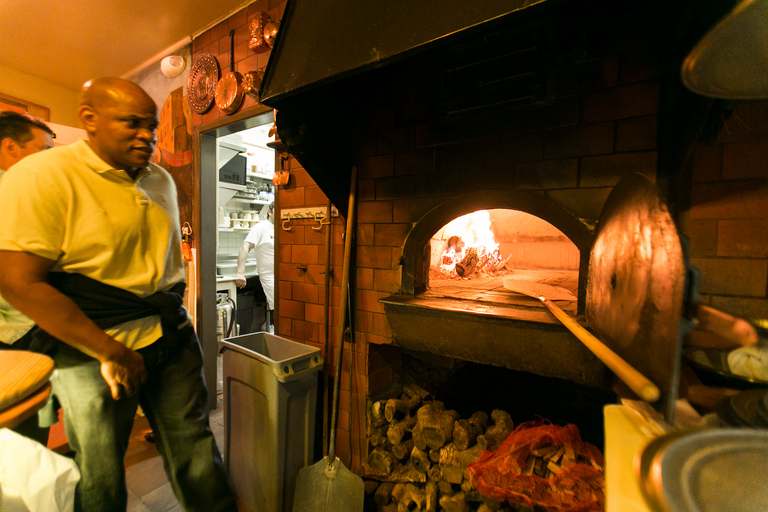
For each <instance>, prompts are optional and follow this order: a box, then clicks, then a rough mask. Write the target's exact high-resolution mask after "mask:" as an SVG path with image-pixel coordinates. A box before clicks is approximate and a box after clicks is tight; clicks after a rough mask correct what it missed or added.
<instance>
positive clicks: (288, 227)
mask: <svg viewBox="0 0 768 512" xmlns="http://www.w3.org/2000/svg"><path fill="white" fill-rule="evenodd" d="M291 220H292V219H291V218H290V217H289V218H287V219H285V220H284V221H283V229H284V230H286V231H291V230H292V229H293V226H291V225H290V223H291Z"/></svg>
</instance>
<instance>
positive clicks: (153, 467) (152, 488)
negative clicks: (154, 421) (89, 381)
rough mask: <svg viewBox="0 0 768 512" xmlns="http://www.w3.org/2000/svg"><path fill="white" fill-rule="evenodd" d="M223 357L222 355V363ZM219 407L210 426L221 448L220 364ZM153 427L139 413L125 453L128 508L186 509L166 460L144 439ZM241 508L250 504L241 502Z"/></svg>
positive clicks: (146, 511)
mask: <svg viewBox="0 0 768 512" xmlns="http://www.w3.org/2000/svg"><path fill="white" fill-rule="evenodd" d="M220 364H221V358H219V365H220ZM218 374H219V382H218V386H217V391H218V396H217V403H218V407H217V409H215V410H213V411H211V416H210V417H211V430H212V431H213V436H214V438H215V439H216V445H217V446H218V447H219V449H220V450H221V447H222V446H223V441H224V439H223V436H224V410H223V408H222V407H221V401H222V392H223V390H222V377H221V368H219V372H218ZM150 430H151V429H150V427H149V423H148V422H147V419H146V418H144V417H143V416H141V415H137V416H136V419H135V421H134V424H133V431H132V432H131V438H130V441H129V443H128V453H127V454H126V457H125V478H126V484H127V486H128V512H182V511H183V509H182V508H181V505H179V502H178V501H177V500H176V497H175V496H174V495H173V491H172V490H171V484H170V483H168V478H167V477H166V476H165V470H164V469H163V460H162V458H161V457H160V454H159V453H158V451H157V448H156V447H155V445H154V444H153V443H150V442H147V441H146V440H145V439H144V434H146V433H147V432H149V431H150ZM238 506H239V510H240V511H241V512H246V511H247V508H246V507H244V506H242V505H241V504H238Z"/></svg>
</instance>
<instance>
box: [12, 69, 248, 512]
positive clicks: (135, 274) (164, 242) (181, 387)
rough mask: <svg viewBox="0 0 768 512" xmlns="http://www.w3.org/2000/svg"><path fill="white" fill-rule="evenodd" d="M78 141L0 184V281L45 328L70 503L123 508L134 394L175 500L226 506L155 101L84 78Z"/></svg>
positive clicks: (119, 85)
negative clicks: (72, 496)
mask: <svg viewBox="0 0 768 512" xmlns="http://www.w3.org/2000/svg"><path fill="white" fill-rule="evenodd" d="M78 113H79V116H80V120H81V122H82V124H83V126H84V128H85V130H86V132H87V133H88V140H87V141H79V142H77V143H75V144H72V145H70V146H62V147H59V148H54V149H52V150H49V151H46V152H43V153H39V154H37V155H33V156H31V157H29V158H27V159H25V160H24V161H23V162H20V163H19V164H17V167H16V168H14V171H13V172H10V173H8V174H7V175H6V176H5V177H4V179H3V181H4V183H3V184H2V186H0V218H3V219H4V222H3V223H2V225H0V268H4V269H8V268H13V269H14V272H12V273H11V272H3V273H1V274H0V293H2V295H3V296H4V297H5V298H6V299H7V300H8V301H9V302H10V303H11V304H12V305H13V306H14V307H16V308H17V309H19V310H20V311H21V312H23V313H25V314H26V315H27V316H29V317H30V318H31V319H32V320H34V322H35V323H36V324H37V325H38V327H39V328H40V329H41V330H40V331H38V332H36V333H35V337H36V338H37V337H38V335H39V338H40V340H41V341H42V342H45V341H47V342H50V343H51V344H52V346H53V347H55V353H54V354H53V357H54V361H55V363H56V372H55V373H54V375H53V377H52V379H51V382H52V383H53V392H54V394H55V396H56V397H57V398H58V400H59V401H60V403H61V405H62V408H63V409H64V419H65V427H66V431H67V438H68V440H69V443H70V447H71V448H72V449H73V450H74V451H75V454H76V455H75V461H76V462H77V464H78V466H79V467H80V471H81V475H82V478H81V480H80V483H79V484H78V488H77V494H76V508H77V509H78V510H83V511H100V512H109V511H113V510H114V511H124V510H125V508H126V503H127V491H126V487H125V472H124V466H123V458H124V456H125V452H126V448H127V446H128V437H129V435H130V432H131V427H132V424H133V418H134V415H135V413H136V408H137V406H138V405H139V404H140V405H141V407H142V410H143V411H144V412H145V413H146V415H147V417H148V419H149V422H150V424H151V426H152V428H153V431H154V432H155V439H156V442H157V445H158V449H159V451H160V453H161V455H162V456H163V458H164V462H165V467H166V471H167V474H168V478H169V480H170V482H171V486H172V487H173V489H174V492H175V494H176V496H177V498H178V500H179V502H180V504H181V505H182V507H183V508H184V510H199V511H213V510H229V511H234V510H236V508H235V505H234V499H233V497H232V494H231V491H230V489H229V485H228V483H227V477H226V474H225V472H224V468H223V464H222V462H221V457H220V455H219V451H218V449H217V447H216V444H215V442H214V440H213V436H212V434H211V431H210V428H209V425H208V397H207V394H206V388H205V382H204V379H203V374H202V352H201V350H200V345H199V341H198V339H197V336H196V335H195V333H194V329H193V327H192V324H191V323H190V322H189V319H188V315H187V313H186V311H185V310H184V307H183V305H182V295H183V292H184V268H183V264H182V259H181V243H180V242H181V233H180V222H179V214H178V205H177V199H176V188H175V185H174V182H173V179H172V178H171V176H170V175H169V174H168V173H167V172H166V171H165V170H164V169H162V168H160V167H158V166H156V165H154V164H151V163H150V157H151V156H152V153H153V151H154V147H155V143H156V137H155V130H156V128H157V125H158V120H157V107H156V106H155V104H154V101H153V100H152V99H151V98H150V97H149V95H147V93H146V92H145V91H144V90H143V89H141V88H140V87H139V86H138V85H136V84H134V83H132V82H129V81H127V80H122V79H117V78H99V79H95V80H93V81H91V82H88V83H87V84H86V85H85V86H84V88H83V91H82V93H81V100H80V108H79V111H78Z"/></svg>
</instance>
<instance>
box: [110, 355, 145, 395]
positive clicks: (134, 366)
mask: <svg viewBox="0 0 768 512" xmlns="http://www.w3.org/2000/svg"><path fill="white" fill-rule="evenodd" d="M101 375H102V377H104V380H105V381H106V382H107V385H108V386H109V389H110V391H111V392H112V398H114V399H115V400H119V399H121V398H123V397H127V396H131V395H133V394H134V393H136V392H137V391H138V390H139V388H140V387H141V385H142V384H143V383H144V381H146V380H147V370H146V368H145V367H144V358H143V357H142V356H141V354H139V353H138V352H136V351H135V350H131V349H129V348H127V347H124V350H122V351H120V352H119V353H118V354H117V355H116V356H115V357H112V358H110V359H108V360H106V361H103V362H102V363H101Z"/></svg>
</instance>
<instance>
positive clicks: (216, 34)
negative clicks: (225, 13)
mask: <svg viewBox="0 0 768 512" xmlns="http://www.w3.org/2000/svg"><path fill="white" fill-rule="evenodd" d="M210 33H211V41H216V40H218V39H221V38H222V37H226V36H227V34H229V28H228V27H227V21H226V20H224V21H222V22H221V23H219V24H218V25H215V26H214V27H213V28H211V30H210Z"/></svg>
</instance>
